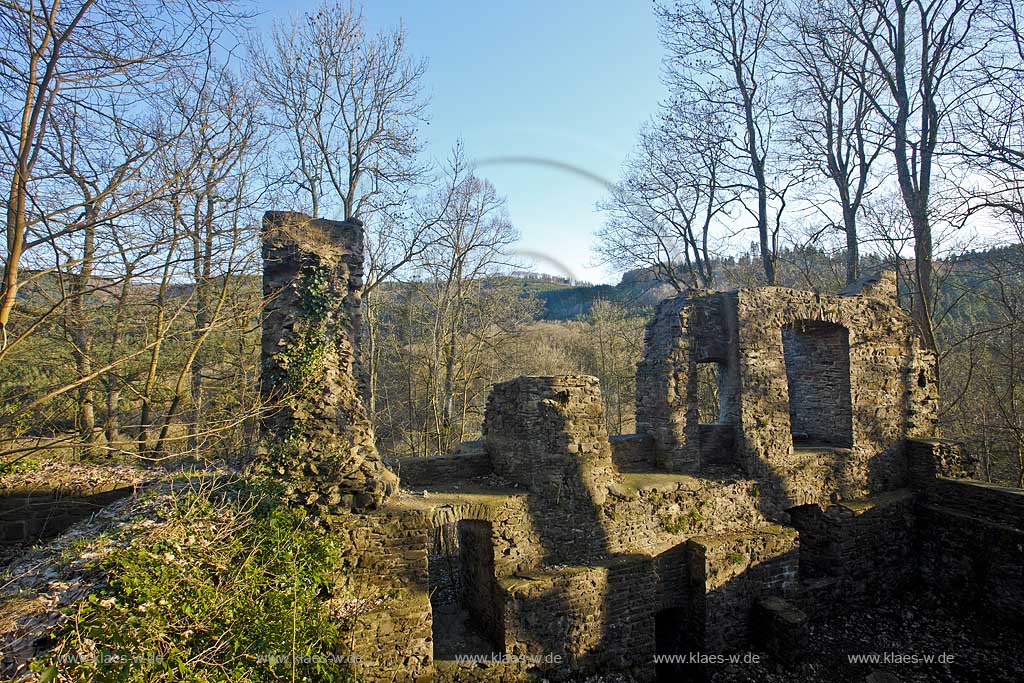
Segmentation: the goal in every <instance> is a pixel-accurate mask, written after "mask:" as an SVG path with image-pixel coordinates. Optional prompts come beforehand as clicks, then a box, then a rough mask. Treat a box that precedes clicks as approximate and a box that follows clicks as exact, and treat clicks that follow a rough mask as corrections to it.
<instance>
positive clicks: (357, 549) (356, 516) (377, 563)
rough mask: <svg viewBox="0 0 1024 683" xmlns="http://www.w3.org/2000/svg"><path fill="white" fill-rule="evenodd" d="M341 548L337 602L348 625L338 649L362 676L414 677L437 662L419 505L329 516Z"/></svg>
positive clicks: (424, 521) (426, 525)
mask: <svg viewBox="0 0 1024 683" xmlns="http://www.w3.org/2000/svg"><path fill="white" fill-rule="evenodd" d="M325 522H326V524H327V527H328V529H329V530H330V532H331V533H333V534H336V535H337V537H338V538H339V540H340V545H341V547H342V552H341V567H340V569H339V572H338V580H337V583H336V586H335V589H334V596H333V598H332V602H333V603H334V604H335V606H336V607H337V609H338V611H339V619H342V620H344V622H345V623H346V628H345V629H344V635H343V638H342V642H340V643H338V644H337V651H338V652H339V653H340V654H342V655H343V656H346V657H348V658H349V659H350V662H351V669H352V671H353V673H355V674H356V676H357V678H358V680H360V681H366V682H367V683H375V682H377V681H381V682H383V681H402V680H411V679H412V678H415V677H416V676H417V675H427V674H429V672H430V670H431V669H430V667H431V666H432V664H433V640H432V635H431V629H432V626H431V624H432V613H431V607H430V595H429V567H428V559H427V550H428V548H429V547H430V532H431V525H430V520H429V518H428V516H427V515H426V514H425V513H423V512H422V511H417V510H402V509H393V508H391V507H385V508H383V509H381V510H377V511H374V512H369V513H349V514H342V515H331V516H327V517H326V518H325Z"/></svg>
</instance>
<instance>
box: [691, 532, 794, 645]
mask: <svg viewBox="0 0 1024 683" xmlns="http://www.w3.org/2000/svg"><path fill="white" fill-rule="evenodd" d="M686 558H687V565H688V567H689V584H690V593H691V596H692V600H691V603H690V620H689V621H690V624H689V627H690V628H689V631H690V641H691V643H692V645H693V648H692V649H693V650H694V651H699V652H703V653H710V654H714V653H722V652H728V651H731V650H736V649H739V648H741V647H743V646H745V645H747V644H748V643H750V642H751V614H752V610H753V605H754V601H755V600H757V599H758V598H759V597H762V596H768V595H775V596H782V597H786V596H789V595H792V594H794V593H796V591H797V590H798V575H799V551H798V541H797V533H796V531H795V530H793V529H789V528H786V527H780V526H774V525H770V526H765V527H763V528H762V529H759V530H755V531H750V532H745V533H734V534H722V535H718V536H698V537H695V538H691V539H689V540H688V541H687V542H686Z"/></svg>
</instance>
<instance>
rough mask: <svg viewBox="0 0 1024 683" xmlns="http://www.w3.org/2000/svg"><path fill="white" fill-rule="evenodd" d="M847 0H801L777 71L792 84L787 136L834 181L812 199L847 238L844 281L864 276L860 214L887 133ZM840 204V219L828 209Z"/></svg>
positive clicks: (820, 174) (811, 166) (804, 159)
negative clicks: (843, 17)
mask: <svg viewBox="0 0 1024 683" xmlns="http://www.w3.org/2000/svg"><path fill="white" fill-rule="evenodd" d="M844 10H845V5H839V6H834V5H833V6H828V5H826V6H825V7H824V8H823V7H822V4H821V3H818V2H815V3H810V2H803V3H802V4H799V5H797V6H796V7H793V8H792V9H791V11H790V12H789V17H788V18H789V21H788V24H789V26H788V31H787V32H786V34H785V41H784V46H783V48H782V49H781V50H780V52H781V55H782V56H781V59H780V68H781V69H782V71H783V73H784V74H785V75H786V76H787V80H788V82H789V84H790V93H789V96H790V100H791V109H792V112H793V113H792V117H791V119H790V120H789V128H790V132H789V135H788V136H787V137H788V138H789V139H790V141H791V142H792V146H793V149H794V150H797V152H796V153H797V154H798V155H799V156H800V157H801V158H800V159H799V162H800V163H802V164H804V165H806V166H807V167H808V170H809V171H811V172H812V174H813V175H812V178H813V179H814V181H815V185H817V184H818V181H819V180H820V179H823V180H825V181H826V182H827V183H828V184H830V185H831V186H832V188H831V190H832V191H831V192H829V193H828V199H827V200H826V201H824V202H819V201H816V198H815V197H811V198H810V199H811V203H812V205H813V206H814V207H815V209H816V210H817V211H819V212H820V213H822V214H823V215H824V216H825V219H826V229H829V228H835V227H838V228H839V229H840V230H841V231H842V233H843V234H844V236H845V244H846V282H847V284H849V283H852V282H853V281H854V280H856V279H857V277H858V276H859V272H858V271H859V259H860V248H859V247H860V245H859V242H860V236H859V234H858V229H857V218H858V214H859V212H860V209H861V205H862V203H863V201H864V199H865V197H866V196H867V195H868V194H869V193H870V192H871V190H872V189H873V188H874V186H876V185H877V184H878V183H879V182H880V178H877V177H875V176H876V175H877V173H874V172H876V171H877V168H878V166H879V164H877V163H876V162H877V161H878V158H879V156H880V155H881V154H882V152H883V151H884V150H885V144H886V142H887V136H886V134H885V131H884V129H883V127H882V126H881V125H880V121H879V119H878V115H877V112H876V111H875V108H874V106H873V104H872V101H873V100H876V101H877V99H878V97H879V96H880V95H881V88H882V87H883V85H882V82H881V80H880V79H878V78H877V77H876V76H875V74H874V73H873V72H872V71H871V70H870V69H869V59H870V58H869V54H868V51H867V50H866V49H865V48H864V46H863V45H862V44H861V43H860V42H859V41H858V40H856V39H855V38H854V37H853V36H851V35H849V34H848V33H847V32H845V31H843V30H842V24H841V22H839V21H838V20H837V18H836V16H837V14H841V13H842V12H843V11H844ZM836 204H838V208H839V210H840V212H841V215H842V224H841V225H839V226H836V225H835V221H834V220H833V219H832V218H831V213H832V212H831V210H830V209H831V208H833V207H835V205H836Z"/></svg>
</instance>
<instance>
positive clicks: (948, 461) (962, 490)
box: [907, 439, 1024, 623]
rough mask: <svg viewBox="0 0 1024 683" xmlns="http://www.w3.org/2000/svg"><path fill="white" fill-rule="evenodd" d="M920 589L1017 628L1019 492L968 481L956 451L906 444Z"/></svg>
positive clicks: (1023, 561)
mask: <svg viewBox="0 0 1024 683" xmlns="http://www.w3.org/2000/svg"><path fill="white" fill-rule="evenodd" d="M907 451H908V454H909V457H910V461H911V462H910V472H911V475H912V482H913V485H914V487H915V488H916V489H917V490H918V492H919V496H920V497H919V499H918V504H917V507H916V510H915V512H916V529H915V531H916V534H917V539H918V545H917V555H918V557H917V560H918V568H919V575H920V579H921V581H922V583H923V584H924V586H925V587H927V588H928V589H929V590H930V591H933V592H935V593H940V594H943V595H946V596H948V599H949V600H950V601H951V602H954V603H957V604H960V605H962V606H963V607H965V608H967V609H980V610H984V611H988V612H991V613H993V614H998V615H1000V617H1001V618H1007V619H1008V620H1010V621H1014V622H1017V623H1024V617H1022V616H1021V615H1024V570H1022V567H1024V490H1021V489H1016V488H1009V487H1003V486H996V485H994V484H988V483H984V482H980V481H973V480H970V479H963V480H961V479H951V478H949V477H950V476H965V475H967V476H969V475H970V474H973V472H974V470H975V468H976V466H977V463H976V462H974V461H973V460H972V459H971V458H969V457H968V456H966V455H965V454H964V453H962V452H961V450H960V449H959V448H958V447H957V445H956V444H954V443H952V442H949V441H941V440H937V439H929V440H915V441H911V442H910V444H909V447H908V449H907Z"/></svg>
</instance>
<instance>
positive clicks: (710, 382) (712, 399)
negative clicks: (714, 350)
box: [697, 361, 726, 424]
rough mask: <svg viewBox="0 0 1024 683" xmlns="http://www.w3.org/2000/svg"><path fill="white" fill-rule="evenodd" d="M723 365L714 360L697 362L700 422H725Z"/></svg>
mask: <svg viewBox="0 0 1024 683" xmlns="http://www.w3.org/2000/svg"><path fill="white" fill-rule="evenodd" d="M724 372H725V367H724V366H723V365H722V364H721V363H716V362H714V361H711V362H708V363H698V364H697V414H698V415H699V418H698V419H699V421H700V423H701V424H722V423H725V422H726V415H725V402H724V399H725V396H724V392H723V391H722V390H723V388H724V375H723V373H724Z"/></svg>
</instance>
